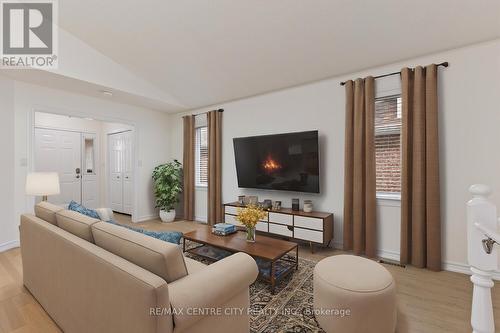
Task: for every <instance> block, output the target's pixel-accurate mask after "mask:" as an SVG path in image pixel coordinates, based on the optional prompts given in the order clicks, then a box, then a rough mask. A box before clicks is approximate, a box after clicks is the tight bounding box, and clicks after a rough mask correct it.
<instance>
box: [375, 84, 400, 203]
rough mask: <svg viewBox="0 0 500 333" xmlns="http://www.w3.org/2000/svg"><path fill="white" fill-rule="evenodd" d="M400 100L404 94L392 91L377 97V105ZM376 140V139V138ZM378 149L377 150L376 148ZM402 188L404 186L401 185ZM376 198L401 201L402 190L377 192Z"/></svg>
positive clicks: (398, 112) (398, 113)
mask: <svg viewBox="0 0 500 333" xmlns="http://www.w3.org/2000/svg"><path fill="white" fill-rule="evenodd" d="M395 97H396V98H399V99H402V93H401V91H398V90H392V91H390V92H389V91H387V92H386V93H385V94H381V96H376V97H375V103H376V102H377V101H383V100H387V99H393V98H395ZM397 115H399V116H398V118H401V117H402V110H401V112H400V111H399V110H397ZM401 125H402V119H401ZM401 130H402V128H401V129H400V130H399V135H400V136H401V135H402V133H401ZM374 134H375V137H376V136H377V133H376V130H374ZM387 134H396V133H395V132H394V133H391V132H390V131H389V132H388V133H387ZM381 135H384V134H381ZM374 139H375V138H374ZM375 149H376V148H375ZM399 149H400V157H401V159H400V177H402V170H401V167H402V164H401V163H402V154H401V149H402V143H401V140H400V148H399ZM401 186H402V184H401ZM376 198H377V199H378V200H383V201H389V202H390V201H393V202H395V201H401V188H400V191H399V192H382V191H378V190H377V191H376Z"/></svg>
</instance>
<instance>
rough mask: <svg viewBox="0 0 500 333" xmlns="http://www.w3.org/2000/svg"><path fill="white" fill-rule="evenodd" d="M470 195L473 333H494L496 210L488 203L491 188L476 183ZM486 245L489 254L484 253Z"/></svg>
mask: <svg viewBox="0 0 500 333" xmlns="http://www.w3.org/2000/svg"><path fill="white" fill-rule="evenodd" d="M469 192H470V193H471V194H472V199H471V200H470V201H469V202H468V203H467V248H468V260H469V265H470V266H471V271H472V276H471V281H472V283H473V284H474V290H473V296H472V313H471V325H472V332H473V333H495V323H494V318H493V305H492V302H491V288H492V287H493V285H494V283H493V280H492V273H493V271H495V270H497V268H498V253H497V252H498V246H497V244H494V241H495V240H496V241H500V235H499V234H498V233H497V229H498V227H497V209H496V206H495V205H494V204H493V203H491V202H490V201H488V197H489V196H490V194H491V189H490V187H488V186H486V185H481V184H476V185H472V186H471V187H470V188H469ZM488 240H489V241H488ZM486 243H488V244H486ZM487 245H489V248H490V249H491V251H487V249H486V248H487V247H488V246H487ZM488 252H490V253H488Z"/></svg>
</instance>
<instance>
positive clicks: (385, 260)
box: [378, 259, 406, 268]
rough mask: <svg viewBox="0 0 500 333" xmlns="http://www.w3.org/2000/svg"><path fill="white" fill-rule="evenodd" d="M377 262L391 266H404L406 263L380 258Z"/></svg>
mask: <svg viewBox="0 0 500 333" xmlns="http://www.w3.org/2000/svg"><path fill="white" fill-rule="evenodd" d="M378 262H379V263H381V264H386V265H392V266H398V267H402V268H406V265H403V264H400V263H399V262H397V261H394V260H387V259H380V260H379V261H378Z"/></svg>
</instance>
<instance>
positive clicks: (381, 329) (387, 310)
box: [313, 255, 396, 333]
mask: <svg viewBox="0 0 500 333" xmlns="http://www.w3.org/2000/svg"><path fill="white" fill-rule="evenodd" d="M313 281H314V282H313V283H314V315H315V316H316V319H317V320H318V323H319V325H320V326H321V328H323V329H324V330H325V331H326V332H332V333H366V332H370V333H394V331H395V329H396V285H395V282H394V279H393V278H392V275H391V273H389V271H388V270H387V269H385V267H383V266H382V265H380V264H379V263H377V262H375V261H372V260H369V259H365V258H362V257H357V256H351V255H338V256H332V257H329V258H325V259H323V260H321V261H320V262H319V263H318V264H317V265H316V267H315V268H314V278H313Z"/></svg>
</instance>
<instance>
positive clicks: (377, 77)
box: [340, 61, 450, 86]
mask: <svg viewBox="0 0 500 333" xmlns="http://www.w3.org/2000/svg"><path fill="white" fill-rule="evenodd" d="M449 65H450V64H449V63H448V61H445V62H442V63H440V64H437V65H436V66H438V67H439V66H443V67H448V66H449ZM396 74H401V71H399V72H392V73H388V74H383V75H377V76H374V77H373V78H374V79H380V78H382V77H386V76H392V75H396ZM346 82H347V81H343V82H340V85H341V86H343V85H345V84H346Z"/></svg>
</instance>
